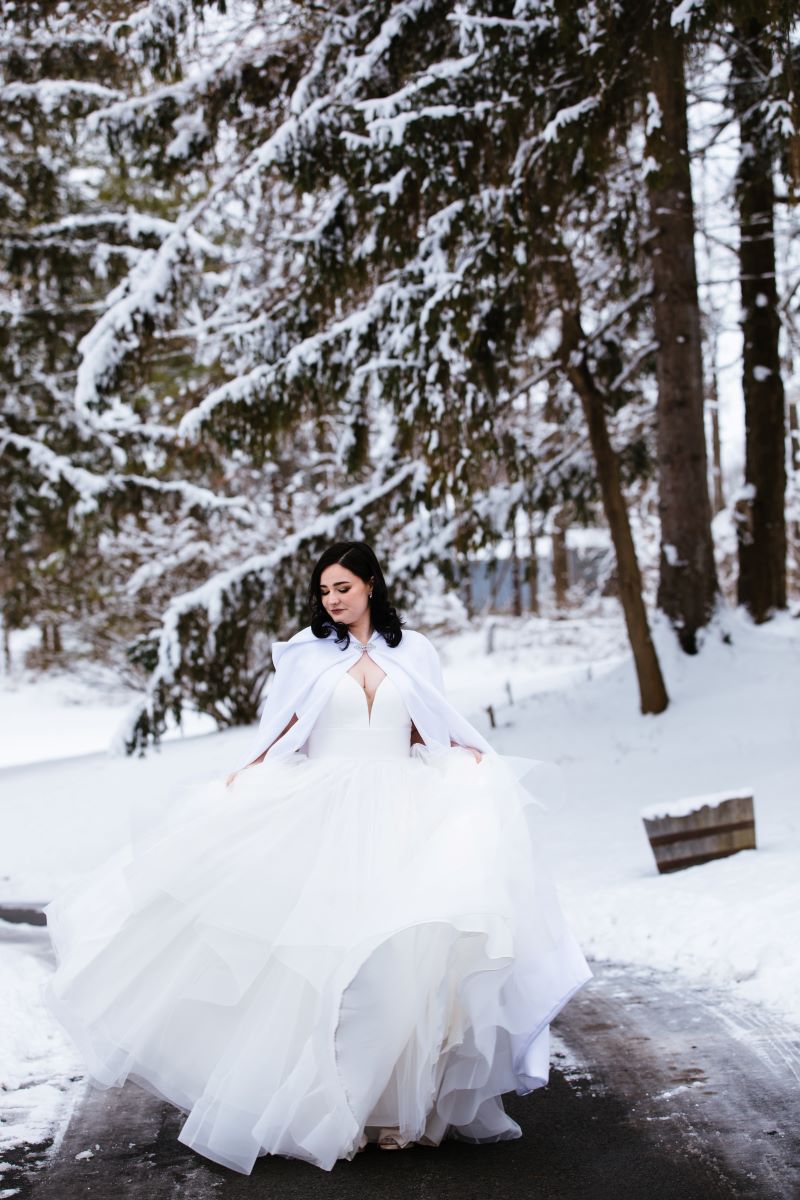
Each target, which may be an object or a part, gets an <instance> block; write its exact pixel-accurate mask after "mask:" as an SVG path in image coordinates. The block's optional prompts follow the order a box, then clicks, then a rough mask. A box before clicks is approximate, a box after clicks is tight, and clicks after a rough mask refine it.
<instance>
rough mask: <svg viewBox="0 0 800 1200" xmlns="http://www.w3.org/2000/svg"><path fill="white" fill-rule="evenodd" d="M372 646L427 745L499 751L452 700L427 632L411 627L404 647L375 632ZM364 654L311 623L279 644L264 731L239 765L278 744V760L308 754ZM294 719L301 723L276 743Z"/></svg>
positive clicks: (371, 651)
mask: <svg viewBox="0 0 800 1200" xmlns="http://www.w3.org/2000/svg"><path fill="white" fill-rule="evenodd" d="M367 644H368V645H369V654H370V657H371V658H373V659H374V660H375V662H376V663H377V664H378V666H379V667H380V668H381V670H383V671H385V672H386V674H387V675H388V676H389V677H390V678H391V679H392V681H393V682H394V684H395V685H396V687H397V688H398V689H399V691H400V694H401V696H402V697H403V701H404V702H405V705H406V708H407V709H408V711H409V713H410V714H411V719H412V721H413V722H414V724H415V725H416V727H417V730H418V731H419V734H420V736H421V737H422V739H423V741H424V742H425V745H426V746H428V747H430V748H433V747H436V746H443V747H449V745H450V743H451V741H453V742H456V743H457V744H458V745H459V746H474V747H475V748H476V749H477V750H480V751H482V752H483V753H484V754H494V750H493V748H492V747H491V746H490V745H489V743H488V742H487V741H486V739H485V738H484V737H483V735H482V734H480V733H479V732H478V730H477V729H475V727H474V726H473V725H471V724H470V722H469V721H467V720H466V718H465V717H463V716H462V715H461V713H460V712H458V711H457V710H456V709H455V708H453V706H452V704H450V703H449V702H448V700H447V698H446V696H445V694H444V680H443V678H442V668H441V664H440V662H439V655H438V653H437V652H436V648H435V647H434V646H433V645H432V643H431V642H430V641H429V640H428V639H427V638H426V637H425V635H424V634H423V633H419V632H418V631H417V630H415V629H404V630H403V637H402V640H401V642H400V644H399V645H397V646H389V645H388V644H387V642H386V639H385V638H384V637H383V635H382V634H380V633H378V632H377V631H376V632H375V633H373V635H372V637H371V638H370V639H369V642H368V643H367ZM361 654H362V651H361V650H360V649H359V648H358V644H357V643H356V642H355V640H354V639H352V638H351V640H350V645H349V646H347V647H342V646H340V645H337V643H336V639H335V637H334V636H333V634H331V635H329V636H328V637H327V638H318V637H316V636H315V634H314V633H313V632H312V630H311V627H310V626H306V628H305V629H301V630H300V631H299V632H298V633H296V634H295V635H294V637H292V638H290V639H289V641H288V642H274V643H273V645H272V661H273V663H274V664H275V674H274V675H273V677H272V681H271V685H270V688H269V691H268V693H267V699H266V701H265V704H264V708H263V711H262V713H261V722H260V725H259V729H258V734H257V735H256V737H255V739H254V740H253V742H252V744H251V746H250V749H249V751H248V753H247V755H246V757H245V758H244V759H243V760H242V761H241V762H240V763H239V764H238V766H239V767H245V766H247V765H248V764H249V763H251V762H253V760H254V759H256V758H258V757H259V756H260V755H261V754H262V753H263V751H264V750H266V748H267V747H268V746H270V745H272V743H273V742H274V743H275V744H274V745H272V748H271V749H270V751H269V754H268V757H269V758H271V759H276V760H277V759H281V758H288V757H289V756H290V755H291V754H293V753H294V752H295V751H296V750H305V749H306V741H307V738H308V735H309V733H310V731H311V729H312V728H313V726H314V722H315V721H316V719H317V717H318V716H319V714H320V712H321V711H322V709H323V708H324V706H325V704H326V703H327V701H328V698H329V697H330V695H331V693H332V692H333V689H334V687H335V686H336V684H337V683H338V681H339V679H340V678H341V677H342V675H343V674H345V673H346V672H347V671H349V670H350V668H351V667H352V666H353V664H354V663H356V662H357V661H358V659H359V658H360V657H361ZM295 714H296V715H297V718H298V720H297V722H296V723H295V724H294V725H293V726H292V728H291V729H290V730H289V731H288V733H285V734H284V735H283V737H281V738H280V740H279V741H277V742H276V741H275V739H276V738H278V737H279V735H280V733H281V732H282V730H284V729H285V728H286V726H287V725H288V724H289V721H290V720H291V718H292V716H293V715H295Z"/></svg>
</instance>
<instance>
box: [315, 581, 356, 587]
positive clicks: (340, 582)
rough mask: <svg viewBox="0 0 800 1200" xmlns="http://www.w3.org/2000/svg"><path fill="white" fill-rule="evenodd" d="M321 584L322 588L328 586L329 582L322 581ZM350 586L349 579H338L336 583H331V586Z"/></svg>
mask: <svg viewBox="0 0 800 1200" xmlns="http://www.w3.org/2000/svg"><path fill="white" fill-rule="evenodd" d="M319 586H320V587H321V588H324V587H327V586H328V584H327V583H321V584H320V585H319ZM349 586H350V580H349V579H337V580H336V582H335V583H333V584H331V587H349Z"/></svg>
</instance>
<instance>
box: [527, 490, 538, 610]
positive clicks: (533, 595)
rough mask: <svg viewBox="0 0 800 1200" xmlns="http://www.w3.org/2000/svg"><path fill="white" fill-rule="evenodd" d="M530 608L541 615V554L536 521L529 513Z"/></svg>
mask: <svg viewBox="0 0 800 1200" xmlns="http://www.w3.org/2000/svg"><path fill="white" fill-rule="evenodd" d="M528 539H529V543H530V545H529V553H528V608H529V611H530V612H531V613H532V614H533V615H534V616H535V617H538V615H539V556H538V555H537V553H536V523H535V521H534V519H533V514H532V513H530V512H529V513H528Z"/></svg>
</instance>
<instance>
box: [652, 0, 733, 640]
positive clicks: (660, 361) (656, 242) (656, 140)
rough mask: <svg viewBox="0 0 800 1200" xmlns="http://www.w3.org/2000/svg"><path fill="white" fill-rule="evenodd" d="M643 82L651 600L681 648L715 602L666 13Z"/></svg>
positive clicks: (683, 166)
mask: <svg viewBox="0 0 800 1200" xmlns="http://www.w3.org/2000/svg"><path fill="white" fill-rule="evenodd" d="M662 7H664V8H666V6H662ZM650 88H651V92H652V94H653V96H654V97H655V100H656V102H657V108H658V111H657V112H651V114H650V117H649V131H648V138H647V150H648V154H649V156H650V158H651V159H652V160H653V162H654V164H655V166H654V169H653V170H651V171H650V173H649V174H648V177H647V181H648V193H649V202H650V214H651V218H650V219H651V225H652V237H651V241H650V246H651V248H652V255H653V285H654V286H653V315H654V324H655V334H656V340H657V343H658V348H657V351H656V373H657V379H658V406H657V414H656V425H657V459H658V472H659V514H660V517H661V564H660V581H659V588H658V604H659V607H660V608H662V609H663V611H664V612H665V613H666V614H667V616H668V617H669V618H670V620H671V621H672V623H673V625H674V626H675V629H676V631H677V634H678V637H679V640H680V643H681V646H682V647H683V649H684V650H685V651H686V652H687V653H689V654H693V653H694V652H695V651H696V649H697V639H696V635H697V631H698V630H699V629H701V628H702V627H703V626H704V625H706V624H707V623H708V621H709V619H710V617H711V615H712V613H713V611H714V606H715V602H716V596H717V575H716V568H715V565H714V549H713V543H712V540H711V506H710V503H709V498H708V478H707V469H708V467H707V456H706V442H705V429H704V421H703V367H702V359H701V342H700V308H699V304H698V299H697V272H696V267H695V257H694V232H695V225H694V210H693V206H692V189H691V179H690V176H689V152H688V133H687V124H686V87H685V82H684V74H683V45H682V41H681V37H680V35H679V34H678V33H677V32H676V31H675V30H673V29H672V28H671V27H670V25H669V23H668V20H667V19H666V18H665V19H663V20H662V21H661V22H660V23H659V24H658V25H657V26H655V27H654V29H653V45H652V53H651V69H650Z"/></svg>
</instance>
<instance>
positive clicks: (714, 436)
mask: <svg viewBox="0 0 800 1200" xmlns="http://www.w3.org/2000/svg"><path fill="white" fill-rule="evenodd" d="M714 343H715V345H714V359H713V362H712V364H711V378H710V383H711V399H710V400H709V402H708V413H709V416H710V418H711V505H712V509H713V512H714V516H716V515H717V513H719V512H722V510H723V508H724V507H725V492H724V489H723V486H722V440H721V438H720V432H719V387H718V384H717V355H716V337H715V338H714Z"/></svg>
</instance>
